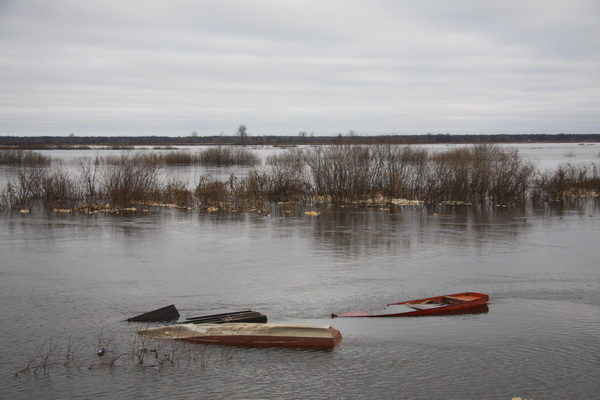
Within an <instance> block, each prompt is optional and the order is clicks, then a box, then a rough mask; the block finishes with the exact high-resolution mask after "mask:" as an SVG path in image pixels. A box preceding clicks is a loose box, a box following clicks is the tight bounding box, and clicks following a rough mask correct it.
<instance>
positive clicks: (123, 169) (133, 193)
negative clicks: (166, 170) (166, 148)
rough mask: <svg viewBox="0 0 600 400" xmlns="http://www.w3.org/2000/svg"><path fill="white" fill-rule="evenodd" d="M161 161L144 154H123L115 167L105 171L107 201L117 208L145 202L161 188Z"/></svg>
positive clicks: (103, 179)
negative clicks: (159, 178)
mask: <svg viewBox="0 0 600 400" xmlns="http://www.w3.org/2000/svg"><path fill="white" fill-rule="evenodd" d="M160 169H161V164H160V159H158V158H156V157H153V156H148V155H144V154H136V155H133V154H131V153H123V154H122V155H121V156H120V157H119V158H118V159H117V160H115V163H114V165H112V166H110V167H109V168H108V169H107V170H105V171H103V174H102V184H103V191H104V196H105V197H106V200H107V201H108V202H109V203H110V204H112V205H115V206H123V207H125V206H128V205H131V204H133V203H134V202H136V201H137V202H144V201H146V200H147V199H149V198H151V195H152V194H153V193H156V192H157V191H158V188H159V182H158V173H159V171H160Z"/></svg>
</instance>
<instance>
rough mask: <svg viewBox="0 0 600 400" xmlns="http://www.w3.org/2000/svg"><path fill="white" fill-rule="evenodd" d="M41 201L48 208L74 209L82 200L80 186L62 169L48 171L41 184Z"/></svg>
mask: <svg viewBox="0 0 600 400" xmlns="http://www.w3.org/2000/svg"><path fill="white" fill-rule="evenodd" d="M40 186H41V187H40V189H41V193H40V201H41V203H42V205H43V206H45V207H47V208H72V207H75V206H76V205H77V204H78V202H79V201H80V199H81V195H80V190H79V186H78V185H77V183H76V182H75V180H74V179H73V178H71V177H70V176H69V174H68V173H67V172H65V171H64V170H62V169H61V168H55V169H54V170H52V171H47V172H46V173H45V174H44V175H43V176H42V178H41V182H40Z"/></svg>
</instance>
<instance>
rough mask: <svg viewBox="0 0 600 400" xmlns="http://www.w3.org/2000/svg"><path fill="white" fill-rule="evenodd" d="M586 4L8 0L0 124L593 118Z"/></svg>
mask: <svg viewBox="0 0 600 400" xmlns="http://www.w3.org/2000/svg"><path fill="white" fill-rule="evenodd" d="M598 8H599V7H598V5H597V4H596V2H594V1H592V0H573V1H571V2H569V3H568V4H567V3H566V2H565V3H564V4H563V3H562V2H550V3H548V2H544V1H537V0H527V1H508V2H502V3H498V2H487V1H486V2H471V1H460V0H450V1H444V2H413V1H385V0H376V1H327V2H322V1H306V2H297V3H290V2H281V1H274V0H272V1H269V0H264V1H252V2H248V1H228V2H218V1H181V0H178V1H172V2H162V1H153V0H152V1H129V2H122V1H121V2H117V1H104V2H81V1H65V0H56V1H52V2H47V1H33V0H22V1H7V2H4V3H3V6H2V7H1V8H0V71H1V72H2V73H1V74H0V134H15V135H20V134H67V133H70V132H76V133H78V134H82V135H83V134H144V133H146V134H172V135H186V134H189V132H191V131H192V130H195V131H198V132H200V133H202V134H215V133H219V132H220V131H222V130H223V131H226V132H227V131H228V130H235V127H237V125H239V124H240V123H245V124H247V125H248V126H249V127H250V128H252V129H251V131H252V132H253V133H256V134H278V133H282V134H295V133H297V132H298V131H300V130H307V131H315V132H316V133H317V134H319V133H322V134H332V133H336V132H344V131H348V130H349V129H354V130H357V131H359V132H361V133H391V132H404V133H427V132H444V133H445V132H450V133H497V132H523V133H525V132H532V133H536V132H597V131H598V126H599V122H600V100H598V96H597V93H598V92H599V91H600V77H599V74H598V72H597V71H599V70H600V60H599V59H598V57H597V54H600V44H599V43H600V42H599V40H600V39H598V38H600V18H598V16H599V14H600V13H599V10H598Z"/></svg>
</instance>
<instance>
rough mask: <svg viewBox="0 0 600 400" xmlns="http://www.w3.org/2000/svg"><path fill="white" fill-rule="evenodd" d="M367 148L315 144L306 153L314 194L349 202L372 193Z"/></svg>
mask: <svg viewBox="0 0 600 400" xmlns="http://www.w3.org/2000/svg"><path fill="white" fill-rule="evenodd" d="M370 159H371V157H370V152H369V148H368V147H365V146H352V145H334V146H327V147H325V146H319V147H316V148H312V149H310V150H309V151H308V152H307V154H306V163H307V165H308V168H309V170H310V173H311V178H312V180H311V183H312V185H313V187H314V194H315V195H316V196H318V197H323V198H328V199H330V200H331V202H332V203H333V204H344V203H350V202H352V201H355V200H359V199H363V198H365V197H368V196H370V195H372V194H373V191H372V186H371V185H370V182H372V180H373V175H372V169H371V168H370Z"/></svg>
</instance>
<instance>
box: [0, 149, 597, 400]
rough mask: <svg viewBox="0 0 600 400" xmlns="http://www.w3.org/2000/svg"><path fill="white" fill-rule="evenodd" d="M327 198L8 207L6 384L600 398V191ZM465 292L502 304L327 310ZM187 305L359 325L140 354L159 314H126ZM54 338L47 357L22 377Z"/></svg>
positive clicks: (349, 395) (258, 394)
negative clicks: (210, 205)
mask: <svg viewBox="0 0 600 400" xmlns="http://www.w3.org/2000/svg"><path fill="white" fill-rule="evenodd" d="M574 149H575V150H577V151H579V152H577V153H575V152H571V151H570V150H568V149H567V150H565V149H555V152H556V154H554V156H551V155H550V154H549V153H548V150H549V148H545V152H540V151H539V150H536V149H535V148H531V149H530V150H531V151H532V154H534V155H537V159H538V160H540V163H551V162H552V163H554V165H556V163H557V162H562V161H564V160H563V159H565V158H568V157H566V156H572V158H575V159H578V160H583V159H587V158H585V157H589V159H590V160H592V161H596V162H597V159H596V160H594V159H593V157H597V154H596V153H597V151H598V150H597V149H594V150H593V151H591V150H590V149H591V147H581V148H580V147H577V148H575V147H574ZM575 150H573V151H575ZM584 150H585V151H587V152H588V153H589V154H588V153H584ZM521 151H523V150H522V149H521ZM559 154H560V155H559ZM586 154H587V155H586ZM595 154H596V155H595ZM308 210H309V209H295V208H290V209H286V208H285V207H284V206H282V207H274V208H273V209H272V212H271V214H270V215H269V216H260V215H253V214H243V215H216V214H215V215H207V214H201V213H197V212H195V211H193V212H189V211H180V210H167V209H153V210H150V211H149V212H146V213H143V212H137V213H129V214H128V213H125V214H118V215H92V216H88V215H80V214H57V213H45V212H41V211H36V210H34V212H33V213H31V214H24V215H22V214H19V213H14V214H11V213H4V214H0V257H1V261H0V301H1V305H2V308H1V309H0V310H1V311H0V316H1V317H2V321H3V323H2V324H0V336H1V337H2V344H1V347H0V349H1V351H0V398H2V399H4V398H10V399H27V398H36V397H37V398H50V399H64V398H94V399H95V398H174V399H188V398H189V399H197V398H210V399H214V398H218V399H248V398H250V399H258V398H263V399H306V398H319V399H355V398H357V399H365V398H366V399H511V398H512V397H522V398H524V399H525V398H526V399H535V400H548V399H591V398H597V393H598V391H599V390H600V383H598V379H597V377H598V375H600V350H599V349H600V335H598V331H599V330H600V291H599V290H598V287H599V286H600V263H599V262H598V260H599V259H600V246H599V243H600V240H599V239H600V208H599V205H598V200H587V201H581V202H579V203H575V204H572V205H569V206H568V207H563V208H560V207H553V208H545V209H530V208H527V209H503V208H499V209H494V210H491V211H490V210H481V209H476V208H463V207H439V208H435V209H433V208H424V207H415V208H411V207H398V208H394V209H391V210H379V209H375V208H370V209H362V208H359V209H352V208H343V209H334V208H331V209H322V210H320V211H322V213H321V214H320V215H319V216H316V217H310V216H307V215H305V213H304V212H305V211H308ZM461 291H481V292H485V293H488V294H489V295H490V297H491V302H490V306H489V311H488V312H487V313H485V314H476V315H462V316H447V317H423V318H413V319H377V320H373V319H343V318H338V319H334V320H332V319H330V318H329V317H328V316H329V315H330V314H331V313H332V312H342V311H347V310H351V309H356V308H363V307H370V306H377V305H381V304H386V303H389V302H396V301H401V300H409V299H414V298H420V297H428V296H434V295H437V294H447V293H455V292H461ZM169 304H175V305H176V306H177V308H178V309H179V311H180V312H181V314H182V316H183V317H185V316H197V315H202V314H205V313H206V314H208V313H217V312H223V311H232V310H241V309H252V310H256V311H260V312H263V313H264V314H266V315H267V316H268V317H269V321H270V322H292V323H310V324H324V325H332V326H334V327H335V328H337V329H339V330H340V331H341V332H342V335H343V341H342V342H341V344H340V345H339V346H338V347H336V348H335V349H334V350H332V351H304V350H288V349H251V348H223V347H219V346H214V347H204V346H182V347H181V348H174V347H173V348H172V351H173V353H172V354H175V356H174V358H176V360H175V361H176V362H175V365H171V364H169V363H165V364H162V365H161V364H160V363H158V362H157V361H156V360H152V359H151V357H149V358H148V359H147V361H146V362H145V363H144V364H142V365H140V364H138V363H136V362H135V361H134V359H133V358H132V356H131V354H132V352H133V350H134V349H135V348H136V346H137V345H138V343H137V342H136V338H137V336H136V334H135V332H136V331H137V330H139V329H141V328H143V327H144V326H140V325H139V324H134V323H127V322H125V320H126V319H127V318H128V317H131V316H134V315H137V314H139V313H142V312H145V311H149V310H152V309H156V308H159V307H162V306H166V305H169ZM69 343H70V344H69ZM99 344H101V345H108V346H109V348H110V351H111V352H109V353H107V356H105V357H106V358H100V357H98V356H97V355H96V351H97V349H98V345H99ZM148 346H153V348H159V349H162V350H163V351H164V350H165V349H166V350H167V351H169V350H170V348H169V346H170V344H164V343H160V344H156V343H154V344H152V345H150V344H149V345H148ZM48 349H52V350H51V351H49V350H48ZM69 351H70V353H72V354H74V357H73V358H72V359H70V361H69V362H68V363H66V364H67V365H65V359H66V354H67V353H69ZM40 354H41V355H48V359H47V360H46V365H47V368H45V369H44V368H41V367H40V368H39V369H38V370H37V371H34V369H33V368H30V369H29V370H28V371H27V372H24V373H21V374H18V375H17V376H15V374H16V373H17V372H18V371H19V370H21V369H23V368H25V367H26V366H27V364H28V362H29V361H30V360H34V363H33V364H34V365H35V364H37V365H39V364H40V363H41V361H40V360H41V357H40ZM117 356H118V357H119V358H118V360H116V362H115V364H114V366H113V367H112V368H109V367H108V366H106V365H102V361H101V360H110V359H111V358H110V357H115V358H116V357H117Z"/></svg>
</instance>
